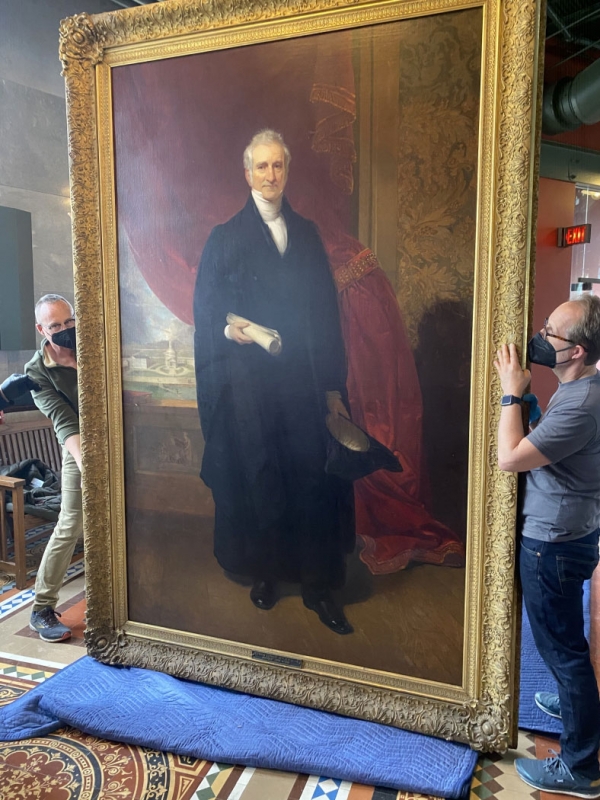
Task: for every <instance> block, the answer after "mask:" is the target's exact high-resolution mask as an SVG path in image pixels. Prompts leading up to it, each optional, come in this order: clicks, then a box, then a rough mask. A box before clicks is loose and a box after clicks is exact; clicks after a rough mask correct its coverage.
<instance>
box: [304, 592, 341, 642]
mask: <svg viewBox="0 0 600 800" xmlns="http://www.w3.org/2000/svg"><path fill="white" fill-rule="evenodd" d="M302 600H303V601H304V605H305V606H306V607H307V608H310V610H311V611H314V612H315V613H316V614H317V615H318V617H319V619H320V620H321V622H322V623H323V625H326V626H327V627H328V628H329V629H330V630H332V631H333V632H334V633H339V634H340V636H346V635H347V634H348V633H354V628H353V627H352V625H350V623H349V622H348V620H347V619H346V615H345V614H344V612H343V611H342V609H341V608H339V607H338V606H337V605H336V603H335V601H334V599H333V597H332V596H331V595H330V594H329V593H326V594H323V595H322V596H320V597H319V596H315V595H311V594H306V595H303V597H302Z"/></svg>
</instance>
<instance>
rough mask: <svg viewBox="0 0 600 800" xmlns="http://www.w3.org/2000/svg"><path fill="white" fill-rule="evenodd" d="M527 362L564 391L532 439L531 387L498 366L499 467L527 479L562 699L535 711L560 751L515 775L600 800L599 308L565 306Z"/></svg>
mask: <svg viewBox="0 0 600 800" xmlns="http://www.w3.org/2000/svg"><path fill="white" fill-rule="evenodd" d="M528 355H529V360H530V361H531V362H532V363H535V364H540V365H543V366H546V367H548V368H549V369H552V371H553V372H554V374H555V375H556V377H557V379H558V383H559V386H558V389H557V391H556V392H555V394H554V395H553V396H552V398H551V400H550V402H549V404H548V407H547V409H546V411H545V413H544V415H543V416H542V418H541V420H540V422H539V424H538V425H537V426H536V428H535V429H534V430H532V431H530V433H529V434H525V432H524V431H523V426H522V422H521V405H520V401H521V397H522V395H523V392H524V391H525V389H526V387H527V385H528V384H529V381H530V374H529V370H523V369H522V368H521V365H520V363H519V358H518V354H517V350H516V347H515V345H514V344H511V345H502V347H500V349H499V350H498V353H497V359H496V361H495V367H496V370H497V372H498V375H499V377H500V381H501V384H502V390H503V397H502V411H501V415H500V426H499V431H498V465H499V467H500V469H502V470H506V471H509V472H525V473H526V476H525V488H524V497H523V511H522V530H521V542H520V544H521V546H520V553H519V570H520V576H521V584H522V587H523V599H524V602H525V607H526V609H527V615H528V617H529V620H530V623H531V630H532V633H533V637H534V640H535V644H536V647H537V649H538V651H539V653H540V655H541V657H542V658H543V660H544V662H545V663H546V665H547V667H548V668H549V670H550V672H551V673H552V675H553V676H554V678H555V680H556V682H557V685H558V694H557V695H555V694H551V693H548V692H538V693H537V694H536V697H535V701H536V704H537V705H538V706H539V708H541V709H542V711H544V712H545V713H547V714H549V715H550V716H553V717H558V718H561V719H562V723H563V733H562V735H561V738H560V745H561V752H560V756H558V755H556V756H553V757H552V758H547V759H526V758H519V759H516V761H515V767H516V769H517V773H518V774H519V776H520V777H521V778H522V780H524V781H525V783H527V784H529V785H530V786H533V787H535V788H536V789H539V790H541V791H545V792H556V793H559V794H568V795H574V796H575V797H600V767H599V765H598V750H599V748H600V699H599V696H598V685H597V682H596V676H595V674H594V669H593V667H592V663H591V660H590V651H589V646H588V642H587V640H586V638H585V636H584V627H583V604H582V594H583V592H582V587H583V582H584V581H585V580H587V579H589V578H590V577H591V576H592V573H593V572H594V569H595V567H596V565H597V563H598V537H599V533H600V531H599V525H600V375H599V374H598V371H597V369H596V363H597V361H598V360H599V359H600V299H599V298H598V297H595V296H593V295H588V296H584V297H582V298H581V299H579V300H575V301H571V302H568V303H563V304H562V305H560V306H558V308H556V309H555V310H554V311H553V312H552V313H551V314H550V316H549V317H548V319H547V320H546V321H545V323H544V327H543V328H542V330H541V331H539V332H538V333H537V334H536V335H535V336H534V337H533V339H532V340H531V341H530V342H529V346H528Z"/></svg>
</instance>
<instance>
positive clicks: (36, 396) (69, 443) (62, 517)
mask: <svg viewBox="0 0 600 800" xmlns="http://www.w3.org/2000/svg"><path fill="white" fill-rule="evenodd" d="M35 319H36V328H37V330H38V333H40V334H41V335H42V337H43V339H42V344H41V347H40V349H39V350H38V352H37V353H36V354H35V355H34V357H33V358H32V359H31V361H29V363H28V364H26V365H25V372H26V374H27V376H28V377H29V378H31V380H33V381H35V383H36V384H37V385H38V391H33V392H32V397H33V401H34V403H35V404H36V406H37V407H38V408H39V410H40V411H41V412H42V414H45V416H47V417H48V418H49V419H50V420H52V424H53V425H54V432H55V433H56V436H57V438H58V441H59V442H60V444H61V446H62V448H63V462H62V471H61V485H62V497H61V509H60V514H59V517H58V521H57V523H56V527H55V528H54V531H53V533H52V536H51V537H50V540H49V542H48V544H47V545H46V549H45V550H44V556H43V558H42V563H41V564H40V567H39V570H38V573H37V577H36V581H35V599H34V602H33V611H32V613H31V619H30V621H29V627H30V628H31V629H32V630H34V631H37V632H38V634H39V636H40V638H41V639H43V640H44V641H46V642H63V641H65V640H66V639H69V638H70V637H71V631H70V630H69V628H67V626H66V625H63V624H62V622H60V620H59V619H58V617H59V616H60V614H57V612H56V611H55V608H56V604H57V602H58V593H59V591H60V587H61V586H62V582H63V580H64V577H65V573H66V571H67V568H68V566H69V564H70V563H71V557H72V555H73V550H74V549H75V543H76V542H77V539H78V538H79V537H80V536H81V534H82V533H83V513H82V506H81V440H80V436H79V411H78V403H77V355H76V351H75V344H76V340H75V317H74V313H73V308H72V307H71V304H70V303H69V302H67V300H65V298H64V297H61V296H60V295H58V294H46V295H44V296H43V297H42V298H40V300H38V302H37V304H36V307H35Z"/></svg>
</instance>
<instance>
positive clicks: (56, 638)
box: [29, 606, 71, 642]
mask: <svg viewBox="0 0 600 800" xmlns="http://www.w3.org/2000/svg"><path fill="white" fill-rule="evenodd" d="M58 617H60V614H59V613H58V612H57V611H55V610H54V609H53V608H52V606H44V608H40V609H39V611H32V612H31V617H30V619H29V627H30V628H31V630H32V631H36V633H38V634H39V637H40V639H43V640H44V641H45V642H65V641H66V640H67V639H70V638H71V629H70V628H67V626H66V625H63V624H62V622H60V621H59V620H58Z"/></svg>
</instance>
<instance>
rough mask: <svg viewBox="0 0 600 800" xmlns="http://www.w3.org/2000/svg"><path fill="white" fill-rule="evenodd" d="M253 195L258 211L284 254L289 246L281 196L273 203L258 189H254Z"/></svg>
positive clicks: (276, 244)
mask: <svg viewBox="0 0 600 800" xmlns="http://www.w3.org/2000/svg"><path fill="white" fill-rule="evenodd" d="M252 197H253V198H254V202H255V203H256V207H257V209H258V213H259V214H260V216H261V217H262V220H263V222H264V223H265V225H266V226H267V227H268V229H269V230H270V231H271V236H272V237H273V241H274V242H275V246H276V247H277V249H278V250H279V252H280V254H281V255H283V254H284V253H285V250H286V247H287V241H288V236H287V225H286V224H285V219H284V218H283V214H282V213H281V197H279V198H278V199H277V200H276V201H275V202H274V203H271V202H270V201H269V200H265V198H264V197H263V196H262V194H261V193H260V192H257V191H256V189H252Z"/></svg>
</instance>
